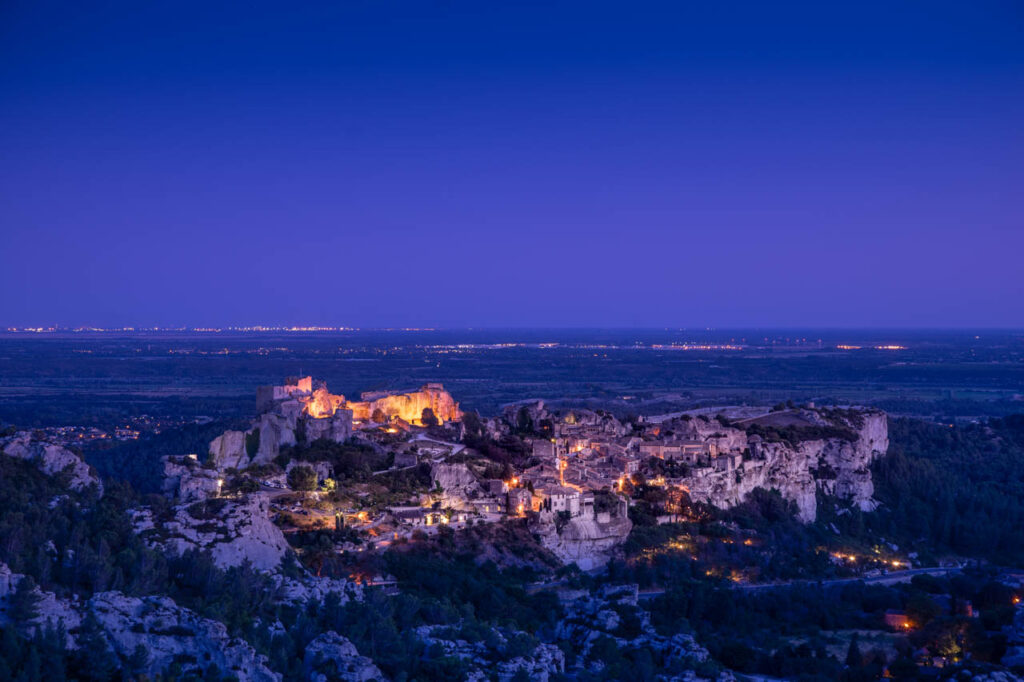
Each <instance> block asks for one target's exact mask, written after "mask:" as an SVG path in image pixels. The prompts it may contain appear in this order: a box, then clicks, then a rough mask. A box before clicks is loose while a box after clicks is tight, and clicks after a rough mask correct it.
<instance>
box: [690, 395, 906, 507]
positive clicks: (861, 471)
mask: <svg viewBox="0 0 1024 682" xmlns="http://www.w3.org/2000/svg"><path fill="white" fill-rule="evenodd" d="M798 416H799V418H800V419H801V420H802V422H801V423H804V422H806V423H807V424H809V425H808V426H807V427H801V428H802V429H803V431H801V430H800V429H791V430H790V431H785V430H781V431H770V430H769V431H767V432H766V433H767V434H768V435H767V436H765V435H760V433H761V432H764V430H763V429H762V430H760V431H759V430H757V429H753V428H750V424H742V423H740V424H738V425H734V426H725V425H723V424H721V423H720V422H718V421H716V420H714V419H712V420H708V421H705V420H702V419H690V420H689V421H688V422H687V423H685V425H680V424H678V423H677V424H675V425H674V426H675V428H677V429H679V430H680V431H681V432H682V433H683V435H684V436H686V437H688V438H694V439H700V440H704V441H705V442H707V441H714V442H716V443H717V444H718V448H719V451H729V450H733V451H737V452H745V453H746V454H745V455H744V456H743V458H742V461H740V462H739V463H738V464H737V466H735V467H734V468H732V467H726V468H723V467H715V466H696V467H693V468H692V469H691V472H690V475H689V477H687V478H686V479H684V481H683V484H684V485H685V486H687V487H688V488H689V492H690V496H691V497H692V498H693V499H694V500H698V501H702V502H708V503H710V504H713V505H715V506H719V507H731V506H733V505H735V504H738V503H739V502H741V501H742V500H743V498H745V497H746V496H747V495H748V494H749V493H750V492H751V491H753V490H754V489H755V488H766V489H772V490H777V491H779V493H780V494H781V495H782V496H783V497H784V498H786V499H788V500H792V501H793V502H795V503H796V506H797V508H798V510H799V517H800V519H801V520H802V521H805V522H808V521H813V520H814V519H815V517H816V515H817V505H816V500H815V493H816V491H817V490H819V489H820V490H822V491H823V492H825V493H827V494H830V495H835V496H837V497H839V498H841V499H844V500H848V501H849V502H852V503H853V504H856V505H857V506H858V507H860V508H861V509H863V510H865V511H868V510H871V509H874V506H875V503H874V501H873V500H872V495H873V494H874V486H873V485H872V482H871V472H870V469H869V466H870V464H871V462H872V461H873V460H874V459H875V458H876V457H879V456H880V455H882V454H884V453H885V451H886V450H887V449H888V447H889V436H888V425H887V422H886V415H885V414H884V413H883V412H879V411H876V410H857V411H852V410H851V411H846V412H845V413H843V415H838V416H837V415H834V414H833V415H823V413H821V412H817V411H807V410H804V411H801V413H800V414H799V415H798ZM802 432H803V433H806V434H809V435H810V436H811V437H808V438H806V439H798V440H797V442H793V441H791V440H786V439H785V438H784V437H785V436H786V434H800V433H802ZM780 433H781V434H782V436H778V435H777V434H780Z"/></svg>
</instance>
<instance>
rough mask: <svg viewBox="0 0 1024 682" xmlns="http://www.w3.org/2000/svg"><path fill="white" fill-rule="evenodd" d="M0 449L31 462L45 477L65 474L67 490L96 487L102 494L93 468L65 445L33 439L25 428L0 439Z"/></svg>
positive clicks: (11, 455)
mask: <svg viewBox="0 0 1024 682" xmlns="http://www.w3.org/2000/svg"><path fill="white" fill-rule="evenodd" d="M0 452H3V453H4V454H5V455H7V456H8V457H16V458H17V459H23V460H26V461H28V462H31V463H33V464H35V465H36V466H37V467H39V470H40V471H42V472H43V473H44V474H47V475H49V476H65V477H67V478H66V481H67V486H68V488H70V489H71V490H79V491H81V490H85V489H86V488H89V487H90V486H96V489H97V490H98V491H99V493H100V494H101V495H102V494H103V483H102V482H101V481H100V478H99V476H97V475H96V472H95V470H93V468H92V467H90V466H89V465H88V464H86V463H85V461H84V460H83V459H82V458H81V457H79V456H78V455H76V454H75V453H73V452H71V451H70V450H68V449H67V448H64V447H61V446H60V445H56V444H54V443H48V442H46V441H41V440H36V439H34V438H33V437H32V434H31V433H29V432H28V431H21V432H19V433H16V434H15V435H13V436H11V437H9V438H3V439H0Z"/></svg>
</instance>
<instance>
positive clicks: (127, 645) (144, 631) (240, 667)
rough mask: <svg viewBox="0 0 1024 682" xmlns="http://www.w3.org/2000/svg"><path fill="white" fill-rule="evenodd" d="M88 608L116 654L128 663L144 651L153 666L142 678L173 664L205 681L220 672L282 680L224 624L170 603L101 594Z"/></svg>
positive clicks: (259, 680) (242, 679)
mask: <svg viewBox="0 0 1024 682" xmlns="http://www.w3.org/2000/svg"><path fill="white" fill-rule="evenodd" d="M87 608H88V609H89V610H91V611H92V612H93V613H94V614H95V615H96V617H97V619H98V621H99V624H100V627H101V628H102V630H103V634H104V635H105V638H106V640H107V643H108V644H109V645H110V648H111V649H112V650H113V652H114V653H115V654H116V655H117V656H118V658H120V659H121V660H122V661H126V660H127V659H128V658H129V657H130V656H132V654H133V653H134V652H135V651H136V650H137V649H139V648H140V647H141V650H143V651H145V652H146V653H147V654H148V656H149V661H148V664H147V665H146V666H145V667H144V668H143V669H142V670H138V671H136V672H140V673H146V674H149V675H157V674H159V673H161V672H162V671H163V670H165V669H166V668H167V667H168V666H170V665H171V663H174V662H178V663H180V664H182V667H183V669H184V670H185V672H188V671H193V672H196V673H199V674H200V675H202V674H203V673H206V672H207V671H210V670H212V669H213V668H214V667H216V670H218V671H219V672H220V673H221V674H228V675H233V676H234V677H236V678H237V679H238V680H239V682H271V681H276V680H280V679H281V676H280V675H279V674H277V673H275V672H273V671H271V670H270V669H269V668H268V667H267V661H266V657H264V656H261V655H258V654H257V653H256V652H255V651H254V650H253V648H252V647H251V646H249V645H248V644H247V643H246V642H245V641H243V640H241V639H237V638H232V637H230V636H228V632H227V628H226V627H225V626H224V624H223V623H219V622H217V621H213V620H209V619H206V618H202V617H200V616H199V615H198V614H196V613H195V612H193V611H190V610H188V609H185V608H182V607H180V606H178V605H177V604H175V603H174V601H173V600H172V599H170V598H169V597H142V598H141V599H140V598H136V597H128V596H125V595H124V594H121V593H120V592H101V593H99V594H97V595H96V596H94V597H93V598H92V599H90V600H89V602H88V606H87Z"/></svg>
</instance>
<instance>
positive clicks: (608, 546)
mask: <svg viewBox="0 0 1024 682" xmlns="http://www.w3.org/2000/svg"><path fill="white" fill-rule="evenodd" d="M632 529H633V522H632V521H630V520H629V519H628V518H627V517H626V516H625V515H621V516H610V515H608V514H601V515H599V516H597V517H595V516H576V517H574V518H572V519H569V521H568V522H567V523H566V524H565V526H563V527H562V529H561V530H559V529H558V526H557V524H556V523H555V521H554V516H553V514H552V513H551V512H542V513H541V514H540V515H539V516H538V517H537V520H536V521H535V523H534V524H532V525H531V530H533V531H534V533H535V534H536V535H537V536H538V538H539V539H540V543H541V544H542V545H543V546H544V547H545V548H546V549H548V550H550V551H551V552H552V553H553V554H554V555H555V556H557V557H558V558H559V560H560V561H562V563H565V564H576V565H577V566H579V567H580V568H581V569H583V570H585V571H589V570H591V569H594V568H597V567H599V566H603V565H605V564H606V563H608V560H609V559H610V558H611V554H612V552H613V550H614V549H615V548H616V547H618V546H619V545H620V544H622V543H623V542H625V540H626V538H627V537H628V536H629V532H630V531H631V530H632Z"/></svg>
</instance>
